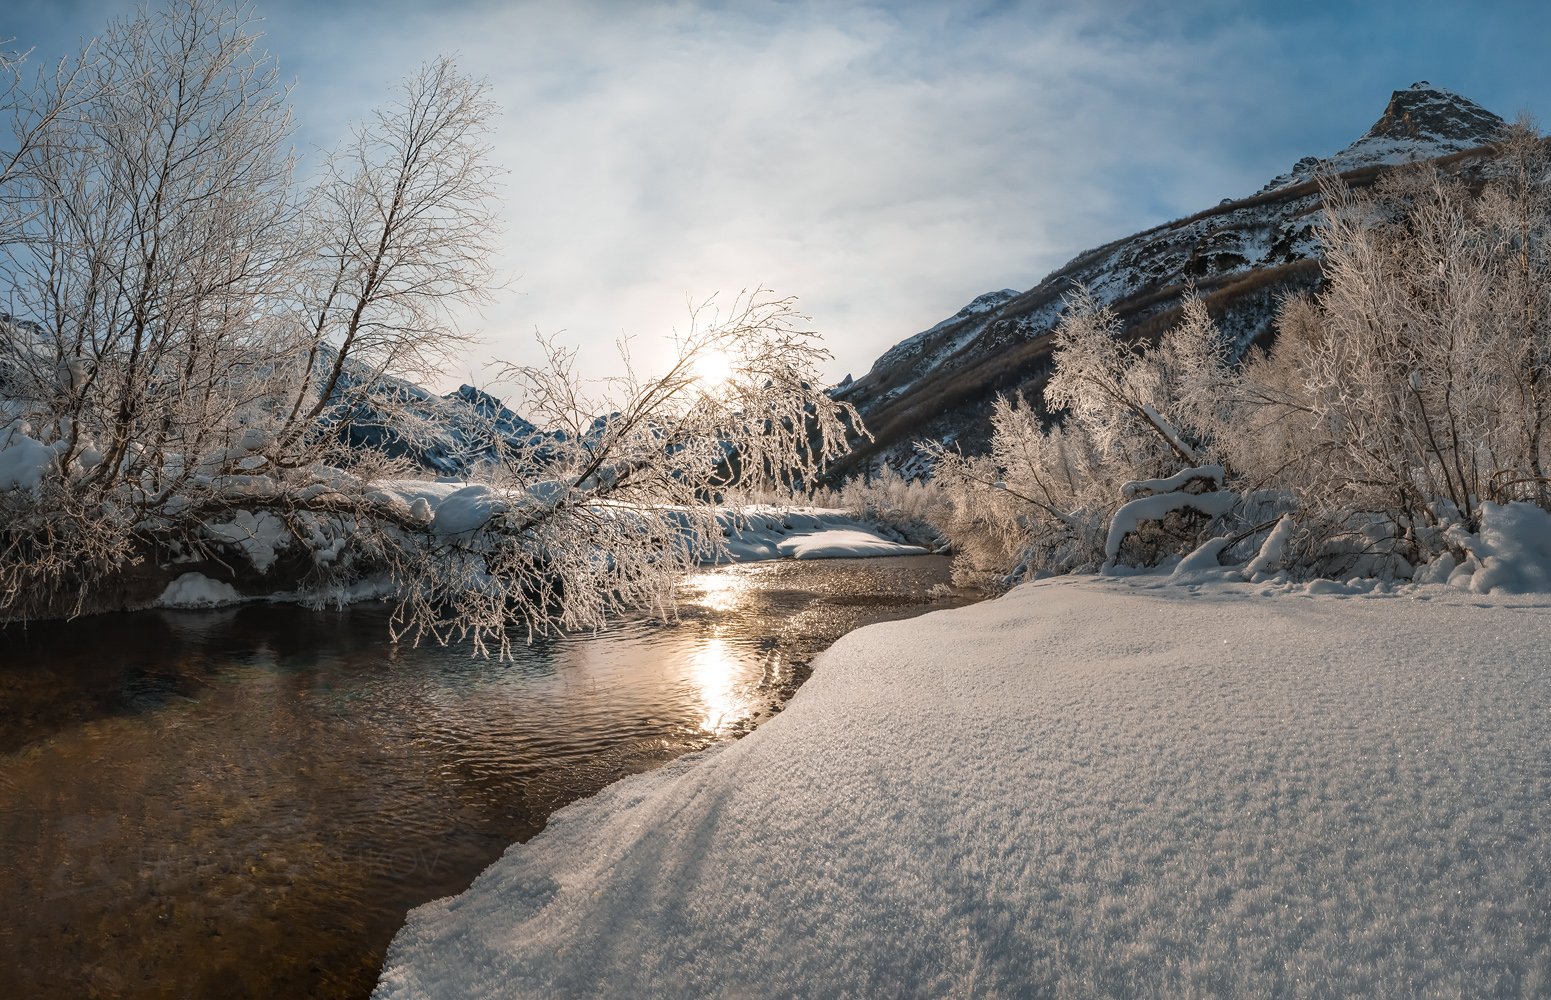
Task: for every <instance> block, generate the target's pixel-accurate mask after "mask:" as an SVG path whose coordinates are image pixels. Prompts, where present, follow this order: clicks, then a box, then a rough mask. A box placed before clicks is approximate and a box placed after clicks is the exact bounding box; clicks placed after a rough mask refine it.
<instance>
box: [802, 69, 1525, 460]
mask: <svg viewBox="0 0 1551 1000" xmlns="http://www.w3.org/2000/svg"><path fill="white" fill-rule="evenodd" d="M1505 127H1506V123H1505V122H1504V121H1503V120H1502V119H1501V118H1499V117H1498V116H1496V115H1494V114H1492V113H1491V112H1490V111H1487V110H1486V109H1484V108H1482V107H1481V106H1480V105H1478V104H1475V103H1473V102H1471V101H1469V100H1466V99H1465V98H1463V97H1461V96H1459V95H1458V94H1453V93H1450V92H1449V91H1446V90H1442V89H1439V88H1436V87H1433V86H1431V85H1430V84H1428V83H1427V82H1425V81H1424V82H1421V83H1416V84H1412V86H1411V87H1410V88H1409V89H1407V90H1398V91H1396V92H1395V93H1394V95H1393V96H1392V97H1391V98H1390V101H1389V105H1388V106H1387V107H1386V108H1385V109H1384V113H1383V114H1382V115H1381V116H1380V117H1379V119H1378V121H1376V122H1374V124H1373V127H1372V128H1370V129H1369V130H1368V131H1367V132H1365V133H1364V134H1363V135H1362V136H1361V137H1360V138H1358V139H1357V141H1355V142H1353V143H1352V144H1351V145H1350V146H1347V147H1346V148H1345V149H1343V150H1341V151H1340V152H1338V153H1336V154H1334V155H1332V156H1329V157H1326V158H1324V159H1320V158H1318V157H1312V156H1310V157H1305V158H1303V159H1301V160H1299V161H1298V162H1297V163H1295V164H1293V166H1292V169H1291V170H1289V171H1288V172H1287V173H1285V174H1282V175H1281V176H1279V177H1276V178H1274V179H1273V180H1271V181H1270V182H1269V183H1268V184H1266V185H1265V187H1263V188H1262V189H1261V190H1260V191H1259V192H1257V193H1256V194H1254V195H1251V196H1249V197H1247V198H1240V199H1231V198H1228V199H1224V200H1223V201H1222V202H1220V203H1219V204H1217V205H1216V206H1214V207H1212V208H1208V209H1206V210H1204V211H1201V212H1197V213H1196V214H1194V215H1191V216H1188V217H1187V218H1183V219H1179V220H1177V221H1174V222H1170V223H1167V224H1165V225H1161V226H1155V227H1153V228H1151V229H1148V230H1144V231H1143V232H1140V233H1137V234H1135V235H1133V236H1128V237H1126V238H1124V239H1120V240H1116V241H1114V242H1112V243H1107V244H1105V245H1103V246H1101V247H1096V248H1094V249H1092V250H1088V251H1085V252H1083V253H1081V254H1078V255H1077V256H1076V257H1075V258H1073V259H1072V261H1071V262H1070V263H1068V264H1066V265H1065V266H1064V267H1061V268H1059V269H1058V270H1056V271H1055V272H1053V273H1051V274H1050V275H1048V276H1046V278H1045V279H1044V280H1043V281H1041V282H1040V283H1039V284H1037V285H1035V286H1034V287H1033V288H1031V289H1029V290H1028V291H1025V292H1022V293H1019V292H1016V291H1014V290H1013V289H1010V288H1004V289H1002V290H1001V291H996V292H988V293H986V294H984V295H981V296H979V297H977V298H976V299H975V300H974V301H973V302H971V303H970V304H969V305H967V306H965V307H964V308H963V309H961V310H959V311H958V312H957V313H955V314H954V315H953V316H951V317H949V318H948V319H946V320H943V321H942V322H941V323H938V324H937V325H936V326H934V327H932V328H931V329H929V330H926V331H924V332H922V333H918V334H916V335H915V336H913V337H910V338H908V339H906V340H904V341H901V342H900V343H899V344H897V345H895V346H894V347H893V348H891V349H889V350H888V351H887V352H885V353H884V354H883V356H882V357H880V358H879V359H878V360H877V362H876V363H875V364H874V365H873V366H872V369H871V370H870V371H868V372H867V374H866V375H864V376H862V377H861V378H858V379H855V380H851V379H849V378H848V380H847V381H846V382H845V383H843V384H842V385H841V386H839V387H837V388H836V389H835V390H833V392H834V395H835V396H837V397H838V398H840V399H844V400H846V401H848V402H850V403H852V404H853V405H855V406H856V407H857V409H858V410H860V412H861V414H862V416H863V418H864V419H865V421H866V423H867V427H868V429H869V430H871V432H872V434H873V440H872V441H870V442H866V441H864V442H859V443H858V445H857V448H856V450H855V451H853V452H852V454H851V455H850V456H849V457H848V458H847V459H846V460H844V461H843V462H842V463H841V464H840V466H838V468H837V470H836V476H837V478H840V477H847V476H849V475H854V474H856V473H857V472H860V471H862V470H863V469H864V468H867V467H869V466H877V465H878V464H880V463H883V462H887V463H888V464H890V465H892V466H893V467H894V468H895V469H897V470H900V471H903V472H906V473H907V474H910V473H918V472H920V471H923V463H922V461H921V459H920V457H919V456H918V455H917V454H916V453H915V443H916V442H917V441H920V440H923V439H935V440H938V441H943V442H947V443H950V444H957V445H958V446H959V447H961V448H962V449H963V450H965V451H966V452H979V451H983V450H984V449H985V447H986V446H987V444H988V442H989V437H990V424H989V419H988V418H989V415H990V411H991V404H992V402H993V401H994V400H995V398H996V396H997V395H998V394H1001V393H1005V394H1009V395H1011V394H1018V393H1022V394H1025V395H1026V396H1027V397H1028V398H1030V399H1031V400H1034V401H1036V402H1038V401H1040V400H1041V399H1042V398H1043V389H1044V384H1045V381H1046V380H1047V379H1048V377H1049V374H1050V365H1051V350H1052V346H1053V344H1052V341H1053V339H1054V338H1053V337H1052V333H1053V332H1054V329H1055V327H1056V324H1057V323H1058V322H1059V320H1060V317H1061V312H1062V309H1063V306H1064V301H1065V298H1066V295H1067V293H1068V292H1070V291H1071V290H1072V289H1073V288H1074V287H1075V286H1077V285H1079V284H1082V285H1086V286H1087V287H1088V288H1089V289H1090V290H1092V291H1093V292H1094V294H1095V295H1097V296H1098V297H1099V298H1101V299H1102V300H1103V301H1105V302H1106V303H1108V304H1109V305H1110V306H1111V307H1113V308H1114V309H1115V311H1116V312H1117V313H1118V314H1119V315H1120V316H1121V318H1122V319H1123V320H1124V322H1125V323H1126V326H1127V331H1128V334H1129V335H1131V336H1135V337H1147V336H1156V335H1157V334H1159V333H1161V332H1162V331H1164V330H1166V329H1167V328H1168V327H1169V326H1171V325H1173V323H1174V322H1175V321H1176V320H1177V319H1178V316H1179V306H1180V303H1181V299H1182V297H1183V296H1184V295H1185V293H1186V291H1187V289H1189V288H1190V287H1191V286H1192V285H1193V286H1194V287H1195V289H1196V290H1197V292H1198V293H1199V294H1200V295H1201V297H1202V298H1203V299H1204V300H1205V301H1206V303H1207V306H1208V308H1209V309H1210V311H1211V313H1212V315H1213V316H1214V318H1216V319H1217V321H1218V323H1219V324H1220V325H1221V326H1222V328H1223V329H1224V330H1225V332H1227V333H1228V334H1229V335H1230V336H1231V337H1232V338H1233V339H1234V341H1235V342H1236V345H1237V346H1238V348H1239V349H1240V350H1242V349H1243V348H1245V347H1247V346H1248V345H1250V344H1252V343H1255V342H1257V341H1263V340H1264V339H1265V338H1267V337H1268V335H1269V334H1270V328H1271V321H1272V319H1273V318H1274V316H1275V312H1276V308H1277V304H1278V302H1279V301H1280V300H1281V298H1282V297H1283V296H1285V295H1287V294H1288V293H1291V292H1297V291H1302V290H1307V289H1312V288H1316V287H1317V286H1318V285H1319V282H1320V278H1321V265H1320V258H1319V254H1320V248H1319V245H1318V241H1317V239H1316V237H1315V231H1314V230H1315V226H1316V224H1317V222H1318V220H1319V210H1320V207H1321V199H1320V191H1319V183H1318V180H1317V177H1318V175H1319V174H1321V173H1323V172H1327V171H1329V172H1335V173H1339V174H1340V175H1341V176H1342V177H1343V178H1345V180H1346V182H1347V183H1348V184H1350V185H1352V186H1354V187H1362V186H1366V185H1369V184H1371V183H1372V182H1373V180H1374V179H1375V178H1376V177H1377V176H1378V175H1379V174H1380V173H1381V172H1382V171H1383V169H1384V168H1385V167H1388V166H1393V165H1397V164H1403V163H1411V162H1417V161H1422V160H1433V161H1436V162H1437V163H1439V164H1440V165H1441V166H1443V167H1444V168H1445V169H1448V170H1451V171H1459V172H1465V173H1470V172H1473V171H1476V170H1479V169H1480V168H1481V166H1483V165H1484V163H1485V162H1486V160H1487V159H1488V158H1489V155H1490V150H1489V149H1483V147H1489V146H1490V145H1491V143H1493V142H1495V141H1497V140H1498V139H1499V138H1500V137H1501V135H1502V132H1503V129H1504V128H1505Z"/></svg>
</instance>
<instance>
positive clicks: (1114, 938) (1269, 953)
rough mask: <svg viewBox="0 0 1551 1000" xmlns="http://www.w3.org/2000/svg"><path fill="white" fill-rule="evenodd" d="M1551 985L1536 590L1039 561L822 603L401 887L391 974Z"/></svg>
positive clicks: (864, 987)
mask: <svg viewBox="0 0 1551 1000" xmlns="http://www.w3.org/2000/svg"><path fill="white" fill-rule="evenodd" d="M1547 990H1551V597H1548V596H1547V595H1544V594H1540V595H1527V596H1521V597H1505V596H1493V597H1482V596H1480V595H1475V594H1469V593H1463V592H1461V591H1459V590H1457V589H1449V588H1445V587H1442V586H1426V587H1410V588H1406V589H1405V590H1403V591H1401V592H1399V593H1383V592H1382V591H1381V592H1375V593H1370V594H1356V593H1341V594H1321V593H1307V592H1303V591H1301V589H1299V588H1293V587H1290V586H1286V585H1264V584H1258V585H1257V584H1247V583H1230V582H1222V581H1210V582H1205V583H1200V584H1196V585H1192V586H1182V585H1178V584H1174V585H1166V584H1164V583H1163V582H1162V581H1161V578H1159V577H1141V578H1133V579H1125V580H1115V579H1102V578H1066V579H1062V580H1056V581H1045V582H1041V583H1034V584H1026V585H1024V586H1021V587H1019V588H1017V589H1016V590H1014V591H1013V592H1012V593H1010V594H1008V595H1007V596H1005V597H1003V598H1001V599H998V600H995V601H989V602H986V603H983V604H979V605H976V606H973V607H969V608H963V609H959V610H954V611H945V612H939V613H936V614H932V615H928V616H926V617H923V618H918V619H914V620H911V621H906V622H897V623H890V624H884V625H875V626H871V627H869V628H866V629H862V630H860V631H858V632H855V633H852V634H850V635H848V636H846V637H845V638H843V639H842V640H841V641H840V642H839V643H837V644H836V645H835V646H834V647H833V648H832V649H831V650H830V651H829V652H827V653H825V654H824V655H823V656H822V657H821V658H820V660H819V662H818V664H817V669H816V671H815V673H814V676H813V678H812V680H810V681H809V682H808V683H807V684H806V685H805V686H804V687H803V688H802V689H801V691H799V692H798V694H797V696H796V698H795V699H794V700H793V701H792V702H791V703H790V705H789V706H788V708H787V709H786V711H785V712H783V713H782V714H781V715H780V716H779V717H777V718H775V719H774V720H772V721H771V722H769V723H768V724H766V725H765V726H763V727H761V728H760V729H758V730H757V731H755V732H754V733H753V734H751V735H749V736H748V737H746V738H744V739H743V740H741V741H738V742H736V743H733V744H730V745H726V746H723V747H721V748H719V749H717V750H713V751H710V752H708V753H706V754H703V755H699V756H696V757H693V758H686V759H684V760H682V761H680V762H677V763H675V764H672V765H669V766H668V767H665V768H663V769H662V770H660V771H657V772H653V773H650V774H645V775H639V776H636V777H632V778H629V779H626V780H625V781H622V782H620V783H618V784H616V785H614V786H611V787H610V788H608V789H607V790H605V791H604V792H602V793H601V794H599V795H598V796H596V797H594V798H592V799H589V800H586V801H583V802H579V803H577V804H575V805H573V806H571V807H569V808H567V809H565V810H562V811H561V812H559V813H557V814H556V815H555V816H554V817H553V818H552V819H551V821H550V825H549V827H548V829H546V830H545V832H544V833H542V834H541V835H539V836H538V837H537V838H535V839H534V840H532V841H531V842H529V843H527V844H524V845H519V846H515V847H513V848H511V849H510V850H509V851H508V852H507V853H506V855H505V856H504V857H503V858H502V859H501V860H500V861H498V862H497V863H496V864H495V865H493V866H492V867H491V868H490V869H488V870H487V871H486V872H485V873H484V874H483V875H481V876H480V878H479V879H478V880H477V881H476V882H475V883H474V885H473V886H472V887H471V888H470V889H469V890H468V891H466V892H465V893H463V894H462V895H460V896H456V897H451V898H448V899H444V900H440V901H437V902H434V903H431V904H428V905H426V906H423V907H421V908H419V909H417V910H415V911H413V912H412V913H411V914H410V917H409V920H408V922H407V924H406V926H405V928H404V929H403V930H402V931H401V932H400V934H399V935H398V937H397V938H396V939H395V941H394V944H393V947H392V949H391V951H390V954H389V957H388V961H387V964H386V966H385V968H384V971H383V973H382V977H381V980H380V983H379V986H378V990H377V996H378V997H379V998H380V1000H404V998H410V997H439V998H442V997H471V996H482V997H484V996H501V997H530V996H531V997H583V996H636V997H701V996H711V997H720V996H761V997H806V996H857V997H862V996H869V997H870V996H920V997H938V996H991V997H996V996H1074V997H1076V996H1081V997H1089V996H1126V997H1135V996H1156V997H1182V996H1268V995H1289V996H1292V995H1297V996H1305V995H1307V996H1357V995H1361V996H1370V997H1378V996H1397V997H1398V996H1406V997H1417V996H1437V997H1442V996H1450V997H1456V996H1487V995H1491V996H1532V995H1545V992H1546V991H1547Z"/></svg>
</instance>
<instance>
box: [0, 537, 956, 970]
mask: <svg viewBox="0 0 1551 1000" xmlns="http://www.w3.org/2000/svg"><path fill="white" fill-rule="evenodd" d="M947 575H948V573H947V560H946V559H943V558H940V557H915V558H905V559H874V560H827V561H819V562H800V563H798V562H777V563H755V564H748V565H743V566H734V567H729V568H725V569H719V570H715V571H711V572H707V573H702V574H699V575H697V576H695V577H692V578H691V579H690V580H688V581H686V584H685V587H684V590H683V602H684V603H683V605H682V606H681V609H680V610H681V614H682V620H681V621H680V622H678V623H677V624H670V625H661V624H653V623H650V622H645V621H632V622H625V623H622V624H620V625H618V626H616V627H614V628H611V629H609V630H608V631H606V632H605V633H603V634H601V635H598V636H590V637H583V638H574V639H564V640H558V641H551V642H546V643H542V644H539V645H536V646H534V647H531V648H523V649H519V650H518V651H517V659H516V661H515V662H508V663H495V662H492V661H488V660H480V659H473V658H471V657H470V656H469V654H468V651H467V650H466V649H458V648H453V649H442V648H434V647H433V648H422V649H408V648H395V647H393V646H391V645H390V644H389V643H388V642H387V624H386V621H387V612H386V611H385V610H384V609H382V608H380V607H356V608H351V609H347V610H345V611H338V612H311V611H306V610H303V609H300V608H296V607H292V606H285V605H254V606H246V607H241V608H235V609H230V610H224V611H205V612H144V613H140V614H135V615H117V616H101V617H96V618H90V619H83V620H81V621H76V622H70V623H48V624H44V625H35V626H33V627H31V628H30V629H28V630H26V631H21V630H16V629H8V630H0V996H4V997H30V996H71V997H90V996H113V997H121V996H143V997H151V996H169V997H204V996H220V997H244V996H252V997H270V996H317V997H352V996H364V995H366V994H367V993H368V992H369V991H370V989H371V986H372V984H373V982H374V980H375V976H376V972H377V969H378V967H379V966H380V964H381V961H382V956H383V952H384V950H385V949H386V947H387V944H388V941H389V940H390V939H391V937H392V935H393V933H394V932H395V931H396V930H397V929H398V928H399V926H400V925H401V924H402V923H403V919H404V914H405V913H406V912H407V910H409V909H410V908H411V907H413V906H415V905H418V904H420V903H423V902H426V901H428V900H431V899H435V898H437V897H439V896H443V895H447V894H449V893H454V892H458V891H460V890H461V889H463V888H464V887H465V886H467V884H468V883H469V882H470V881H471V880H472V878H473V877H474V875H476V874H477V873H478V872H479V871H481V870H482V869H483V868H484V867H485V866H486V865H488V864H489V863H490V862H491V861H493V860H495V858H496V857H498V856H499V855H500V853H501V851H502V850H503V849H504V848H505V847H506V846H507V845H509V844H511V843H512V842H514V841H520V840H526V839H527V838H529V837H531V836H532V835H533V834H535V833H537V832H538V831H539V830H540V829H542V827H543V824H544V820H545V818H546V817H547V816H548V815H549V814H550V813H552V812H553V811H554V810H555V809H557V808H559V807H560V806H562V805H564V804H566V803H568V802H571V801H573V800H575V799H577V798H580V797H582V796H585V795H589V794H591V793H593V792H595V791H597V790H598V789H599V788H601V787H602V786H604V785H605V784H608V783H609V782H611V781H614V780H616V779H617V778H619V777H622V776H623V775H626V774H629V773H632V772H636V771H641V770H645V769H647V768H650V767H653V766H656V765H658V764H660V763H662V762H664V761H666V760H669V759H672V758H673V757H677V756H679V755H681V754H683V753H686V752H689V751H691V750H696V749H700V748H703V747H706V746H709V745H711V744H713V743H715V742H717V741H719V740H724V739H728V738H731V737H734V736H737V735H739V734H741V733H743V732H746V731H748V730H749V729H750V728H752V727H753V726H754V725H757V724H758V722H759V721H760V720H761V719H762V718H765V717H768V715H769V714H770V713H771V712H772V711H778V710H779V707H780V705H781V703H782V702H784V701H785V699H786V698H787V697H789V696H790V694H791V692H792V691H793V690H794V689H795V687H796V685H797V684H799V683H800V682H801V680H802V678H803V677H804V676H805V674H806V669H807V663H808V661H809V660H810V659H811V658H812V656H813V655H814V654H815V653H817V652H818V651H819V650H821V649H823V648H825V647H826V646H828V645H829V644H830V643H831V642H833V641H834V640H835V639H836V638H838V637H839V636H840V635H842V634H844V633H845V632H848V631H850V630H851V629H853V628H856V627H858V626H860V625H863V624H866V623H869V622H874V621H883V620H888V619H890V618H899V617H907V616H909V615H912V614H917V613H920V612H922V611H925V610H931V609H933V608H939V607H947V606H951V605H953V604H959V603H964V599H963V598H946V599H944V598H935V599H934V597H933V595H932V594H930V593H928V591H929V590H931V588H933V587H934V586H937V585H941V584H945V582H946V580H947Z"/></svg>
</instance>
